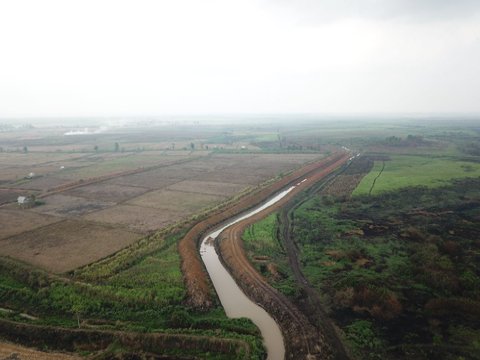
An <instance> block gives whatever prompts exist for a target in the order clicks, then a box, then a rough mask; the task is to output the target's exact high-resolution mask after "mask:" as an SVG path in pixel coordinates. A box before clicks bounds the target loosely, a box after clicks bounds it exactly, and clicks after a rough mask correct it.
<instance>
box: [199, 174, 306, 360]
mask: <svg viewBox="0 0 480 360" xmlns="http://www.w3.org/2000/svg"><path fill="white" fill-rule="evenodd" d="M304 181H305V180H304ZM299 184H300V183H298V184H297V185H299ZM294 188H295V186H292V187H290V188H289V189H287V190H284V191H282V192H280V193H278V194H277V195H276V196H274V197H273V198H271V199H270V200H268V201H266V202H265V203H263V204H261V205H259V206H257V207H255V208H253V209H252V210H250V211H248V212H247V213H245V214H244V215H242V216H240V217H238V218H234V219H232V220H230V221H227V222H226V223H224V224H223V225H221V227H219V228H217V229H216V230H215V231H212V232H210V233H208V234H207V235H206V236H205V237H204V238H203V239H202V244H201V246H200V254H201V256H202V260H203V262H204V263H205V266H206V268H207V271H208V274H209V275H210V278H211V279H212V282H213V285H214V286H215V290H216V291H217V294H218V297H219V298H220V301H221V303H222V305H223V307H224V309H225V312H226V314H227V316H228V317H230V318H240V317H246V318H249V319H250V320H252V321H253V322H254V323H255V325H257V327H258V328H259V329H260V332H261V333H262V336H263V341H264V344H265V347H266V348H267V351H268V359H272V360H277V359H284V357H285V345H284V343H283V337H282V333H281V331H280V328H279V326H278V324H277V323H276V322H275V320H273V318H272V317H271V316H270V315H269V314H268V313H267V312H266V311H265V310H264V309H263V308H261V307H260V306H258V305H257V304H255V303H254V302H253V301H251V300H250V299H249V298H248V297H247V296H246V295H245V294H244V293H243V292H242V290H241V289H240V287H239V286H238V285H237V284H236V283H235V280H234V279H233V278H232V276H231V275H230V274H229V272H228V271H227V270H226V269H225V268H224V267H223V265H222V263H221V262H220V259H219V257H218V254H217V252H216V251H215V247H214V245H213V240H214V239H216V238H217V236H218V235H219V234H220V233H221V232H222V231H223V230H225V229H226V228H227V227H229V226H231V225H233V224H236V223H238V222H239V221H242V220H245V219H247V218H249V217H251V216H253V215H255V214H257V213H259V212H260V211H262V210H264V209H266V208H268V207H269V206H272V205H273V204H275V203H276V202H277V201H279V200H280V199H282V198H283V197H284V196H285V195H287V194H288V193H289V192H290V191H292V190H293V189H294Z"/></svg>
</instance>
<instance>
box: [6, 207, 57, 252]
mask: <svg viewBox="0 0 480 360" xmlns="http://www.w3.org/2000/svg"><path fill="white" fill-rule="evenodd" d="M60 220H61V219H60V218H57V217H53V216H49V215H43V214H36V213H34V212H31V211H25V210H22V209H18V208H17V206H16V205H15V206H12V205H9V206H2V207H0V224H1V225H2V226H0V240H1V239H5V238H7V237H9V236H13V235H17V234H20V233H23V232H26V231H30V230H33V229H36V228H40V227H42V226H46V225H49V224H52V223H54V222H58V221H60ZM0 244H1V241H0ZM0 254H3V251H2V249H1V246H0Z"/></svg>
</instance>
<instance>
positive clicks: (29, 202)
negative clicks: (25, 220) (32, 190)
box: [17, 195, 35, 208]
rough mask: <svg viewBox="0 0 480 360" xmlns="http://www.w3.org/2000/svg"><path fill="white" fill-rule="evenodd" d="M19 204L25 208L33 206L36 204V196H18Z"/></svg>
mask: <svg viewBox="0 0 480 360" xmlns="http://www.w3.org/2000/svg"><path fill="white" fill-rule="evenodd" d="M17 204H18V205H19V206H21V207H23V208H28V207H33V206H34V205H35V196H34V195H28V196H19V197H18V198H17Z"/></svg>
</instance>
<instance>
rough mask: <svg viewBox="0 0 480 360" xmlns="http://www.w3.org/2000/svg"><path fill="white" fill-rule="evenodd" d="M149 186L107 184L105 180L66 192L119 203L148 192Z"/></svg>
mask: <svg viewBox="0 0 480 360" xmlns="http://www.w3.org/2000/svg"><path fill="white" fill-rule="evenodd" d="M147 191H148V189H147V188H142V187H139V186H128V185H118V184H106V183H104V182H101V183H97V184H91V185H86V186H82V187H78V188H75V189H72V190H69V191H66V192H65V193H64V194H68V195H73V196H79V197H83V198H86V199H95V200H100V201H105V202H115V203H119V202H122V201H125V200H127V199H131V198H133V197H135V196H138V195H141V194H143V193H145V192H147Z"/></svg>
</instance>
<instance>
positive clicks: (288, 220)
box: [278, 204, 349, 359]
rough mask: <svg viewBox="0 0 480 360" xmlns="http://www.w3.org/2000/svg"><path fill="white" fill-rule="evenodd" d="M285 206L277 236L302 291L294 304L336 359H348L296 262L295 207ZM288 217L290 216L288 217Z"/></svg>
mask: <svg viewBox="0 0 480 360" xmlns="http://www.w3.org/2000/svg"><path fill="white" fill-rule="evenodd" d="M289 205H290V206H287V207H286V208H284V209H282V210H281V211H280V216H279V221H280V224H281V225H280V229H281V231H279V234H278V236H279V237H280V239H281V241H282V242H283V244H284V245H285V249H286V251H287V255H288V262H289V265H290V268H291V269H292V271H293V274H294V277H295V281H296V283H297V285H298V286H299V287H300V288H301V289H302V295H303V296H302V298H301V300H300V301H298V302H297V303H296V305H297V306H298V307H299V309H300V310H301V311H302V313H303V314H304V315H305V316H306V317H307V318H308V320H309V322H310V323H311V324H312V326H314V327H315V328H317V329H318V331H319V332H321V333H323V334H325V336H326V337H327V339H328V342H329V343H330V344H332V346H333V347H334V349H335V351H336V353H335V358H336V359H348V358H349V357H348V355H347V352H346V351H345V347H344V345H343V343H342V341H341V340H340V338H339V336H338V335H337V333H336V331H335V328H334V326H333V323H332V321H331V320H330V318H329V317H328V315H327V314H326V312H325V311H324V309H323V304H322V302H321V300H320V295H319V294H318V292H317V291H316V290H315V289H314V288H313V287H312V286H311V284H310V283H309V282H308V280H307V279H306V277H305V275H304V274H303V272H302V270H301V268H300V264H299V261H298V249H297V247H296V244H295V242H294V241H293V239H292V236H291V233H292V230H293V226H294V218H293V212H292V210H293V209H295V208H296V207H297V206H298V205H299V204H297V205H296V206H291V204H289ZM289 215H290V216H289Z"/></svg>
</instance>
